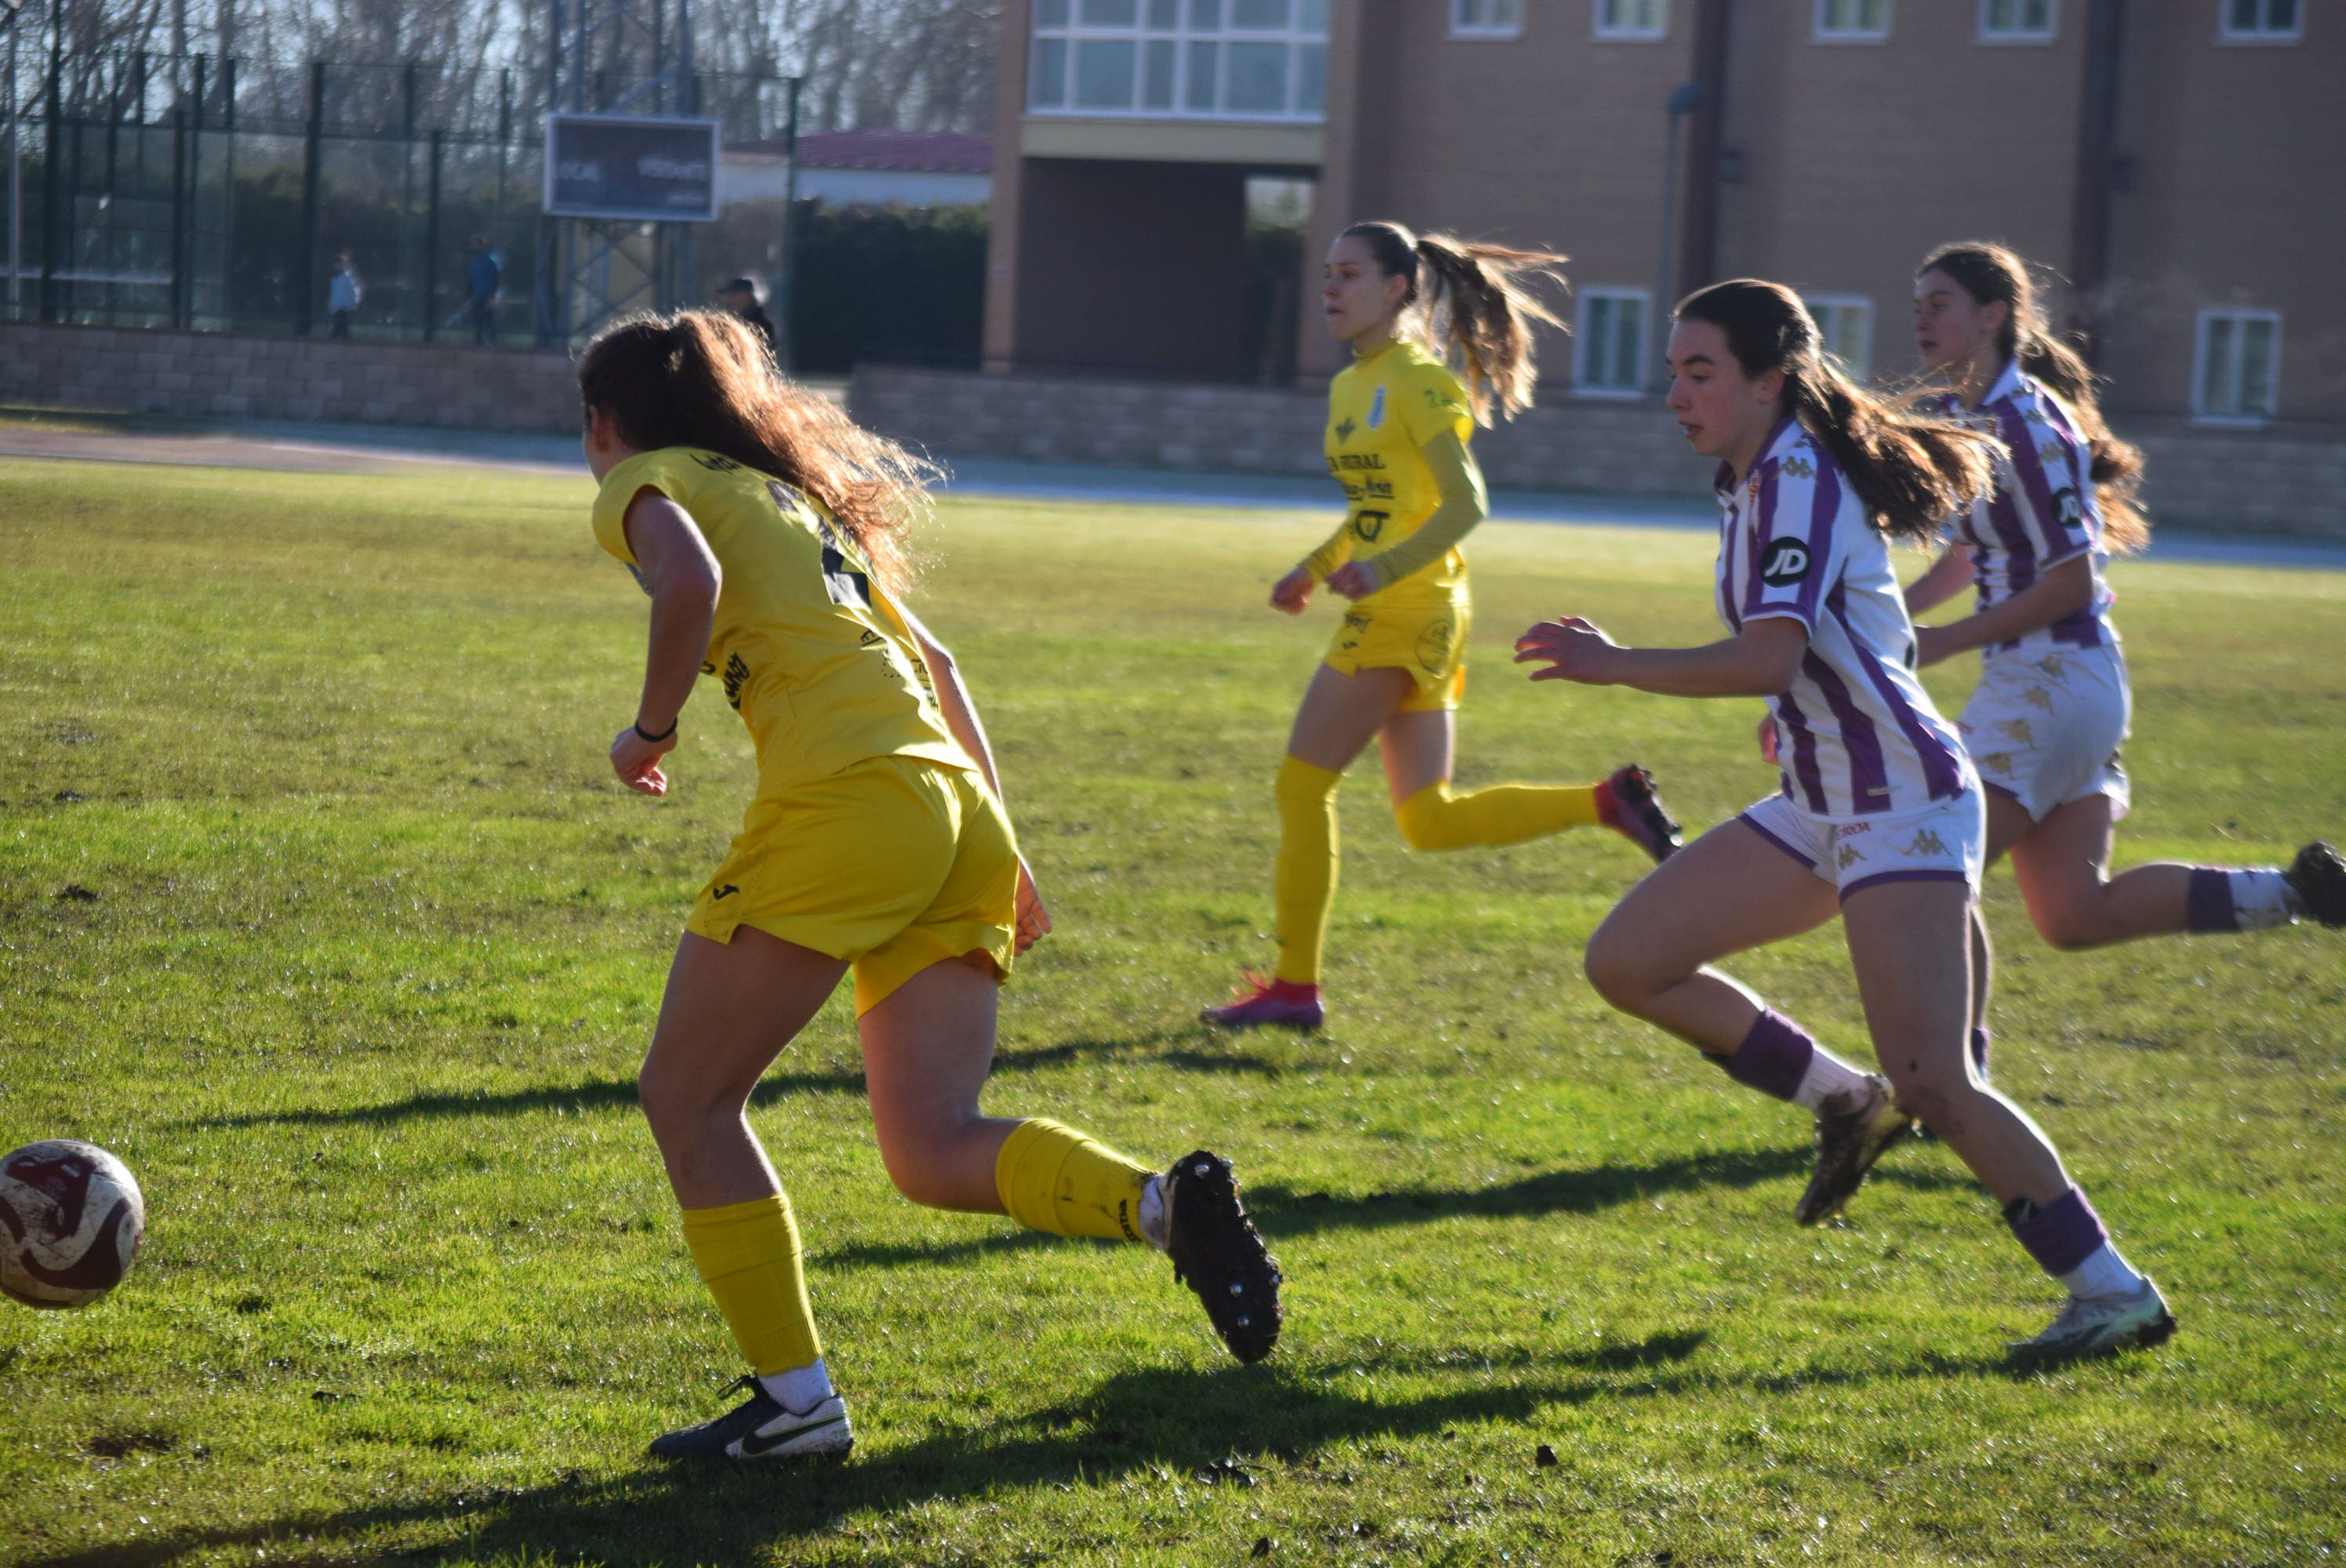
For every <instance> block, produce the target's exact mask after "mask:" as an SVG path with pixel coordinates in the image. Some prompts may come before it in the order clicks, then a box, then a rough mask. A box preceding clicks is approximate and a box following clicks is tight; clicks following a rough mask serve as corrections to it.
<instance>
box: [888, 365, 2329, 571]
mask: <svg viewBox="0 0 2346 1568" xmlns="http://www.w3.org/2000/svg"><path fill="white" fill-rule="evenodd" d="M848 401H849V407H850V409H851V410H852V412H853V413H854V415H855V417H856V419H857V420H859V421H861V422H862V423H865V424H868V425H871V426H872V427H873V428H874V429H877V430H880V431H882V432H884V433H887V434H890V435H892V436H895V437H897V438H899V439H901V440H905V441H912V442H915V443H920V444H922V445H924V446H926V447H928V448H930V449H931V450H933V451H934V452H935V453H937V454H938V455H939V456H941V457H944V458H947V459H951V458H954V457H1015V458H1026V459H1031V460H1035V461H1039V462H1047V463H1116V464H1124V465H1130V466H1134V467H1146V468H1171V469H1195V470H1209V471H1211V470H1237V471H1240V472H1249V473H1296V474H1318V473H1324V472H1325V471H1326V470H1325V466H1324V464H1323V463H1322V462H1321V455H1320V450H1321V426H1322V425H1323V424H1324V423H1325V421H1326V415H1327V402H1326V400H1325V399H1324V398H1323V397H1322V396H1321V394H1319V393H1317V392H1296V391H1282V390H1278V389H1270V388H1256V387H1216V386H1177V385H1166V384H1162V383H1153V382H1117V381H1105V380H1093V379H1089V378H1086V377H1079V376H1051V375H1043V374H1036V373H1032V372H1020V373H1017V374H1011V375H971V374H964V373H958V372H944V371H920V370H903V369H892V368H890V369H876V368H871V367H866V368H863V369H860V370H858V371H857V372H856V373H855V378H854V381H853V382H852V384H851V385H850V387H849V390H848ZM2120 433H2122V434H2124V435H2126V436H2127V438H2128V439H2129V440H2132V441H2135V442H2137V443H2140V444H2141V446H2142V448H2143V450H2144V453H2146V455H2147V460H2148V474H2149V482H2148V484H2147V486H2146V488H2145V493H2144V494H2145V499H2146V501H2147V504H2148V507H2149V510H2150V514H2151V518H2152V521H2153V523H2154V524H2155V525H2163V526H2168V527H2175V528H2184V529H2189V530H2192V531H2194V532H2214V533H2241V534H2300V535H2320V536H2325V537H2330V538H2346V429H2338V430H2331V431H2327V432H2318V433H2293V434H2290V435H2286V436H2283V435H2276V434H2273V433H2268V432H2260V431H2219V430H2208V429H2203V428H2200V427H2198V426H2195V425H2192V424H2189V423H2185V422H2181V421H2173V420H2168V421H2143V422H2133V423H2125V424H2123V425H2122V426H2121V432H2120ZM1474 453H1475V455H1476V457H1477V458H1479V459H1480V460H1481V462H1482V465H1483V471H1484V475H1485V476H1486V477H1487V478H1488V479H1489V481H1490V482H1491V484H1493V485H1494V486H1495V487H1497V488H1499V489H1504V490H1550V491H1579V492H1590V493H1596V494H1616V495H1644V496H1685V497H1689V498H1700V497H1702V496H1704V495H1707V494H1709V486H1710V473H1711V469H1710V464H1709V463H1705V462H1703V461H1701V460H1700V459H1698V458H1697V457H1695V456H1694V455H1693V453H1690V452H1688V450H1687V446H1686V443H1685V440H1684V438H1683V437H1681V436H1680V435H1679V434H1678V427H1677V426H1676V425H1675V424H1673V423H1671V422H1670V420H1669V419H1668V416H1667V415H1666V414H1664V413H1663V412H1662V410H1661V409H1660V408H1659V407H1658V405H1657V404H1656V403H1654V402H1617V403H1607V402H1576V401H1573V400H1570V399H1557V400H1556V401H1555V402H1550V403H1545V404H1542V405H1541V406H1539V407H1537V408H1534V409H1532V410H1531V411H1530V412H1527V413H1525V415H1524V416H1523V417H1522V418H1520V419H1518V420H1516V421H1515V423H1512V424H1506V425H1502V426H1500V427H1499V428H1497V429H1495V430H1486V431H1482V432H1479V433H1477V434H1476V435H1475V437H1474ZM1334 494H1335V492H1334V490H1333V487H1332V486H1331V490H1330V496H1331V501H1330V504H1331V505H1333V504H1335V503H1334V500H1333V496H1334Z"/></svg>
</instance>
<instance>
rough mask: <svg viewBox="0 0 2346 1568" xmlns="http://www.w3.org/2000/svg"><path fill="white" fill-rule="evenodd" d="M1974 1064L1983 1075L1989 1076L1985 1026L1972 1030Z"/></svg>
mask: <svg viewBox="0 0 2346 1568" xmlns="http://www.w3.org/2000/svg"><path fill="white" fill-rule="evenodd" d="M1972 1065H1973V1066H1974V1067H1976V1068H1978V1069H1979V1075H1980V1076H1981V1077H1983V1078H1984V1077H1986V1076H1987V1031H1986V1030H1985V1029H1984V1028H1981V1029H1974V1030H1973V1031H1972Z"/></svg>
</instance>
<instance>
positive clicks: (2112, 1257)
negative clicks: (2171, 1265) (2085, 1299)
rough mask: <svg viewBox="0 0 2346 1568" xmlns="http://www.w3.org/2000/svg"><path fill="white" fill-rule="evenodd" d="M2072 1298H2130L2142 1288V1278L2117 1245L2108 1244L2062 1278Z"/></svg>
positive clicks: (2104, 1244) (2102, 1245) (2100, 1247)
mask: <svg viewBox="0 0 2346 1568" xmlns="http://www.w3.org/2000/svg"><path fill="white" fill-rule="evenodd" d="M2061 1283H2062V1284H2064V1285H2066V1286H2067V1287H2068V1288H2069V1294H2070V1295H2072V1296H2131V1295H2133V1294H2134V1293H2135V1292H2136V1291H2137V1290H2139V1289H2141V1288H2142V1276H2141V1275H2140V1274H2138V1273H2137V1272H2136V1271H2135V1267H2134V1265H2133V1264H2131V1263H2128V1262H2127V1260H2126V1259H2125V1258H2124V1257H2120V1256H2119V1255H2118V1249H2117V1245H2116V1244H2115V1243H2112V1242H2107V1241H2105V1242H2104V1243H2102V1244H2101V1246H2099V1247H2096V1248H2095V1249H2094V1255H2093V1256H2092V1257H2088V1258H2086V1261H2085V1262H2083V1263H2080V1264H2079V1265H2077V1267H2076V1268H2072V1269H2071V1270H2069V1272H2068V1273H2066V1274H2064V1275H2063V1276H2061Z"/></svg>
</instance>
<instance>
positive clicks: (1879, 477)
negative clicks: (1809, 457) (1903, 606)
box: [1674, 278, 1998, 544]
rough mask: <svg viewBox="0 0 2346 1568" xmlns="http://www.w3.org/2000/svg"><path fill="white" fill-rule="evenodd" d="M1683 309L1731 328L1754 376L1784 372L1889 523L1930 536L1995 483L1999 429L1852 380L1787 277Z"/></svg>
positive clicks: (1744, 281)
mask: <svg viewBox="0 0 2346 1568" xmlns="http://www.w3.org/2000/svg"><path fill="white" fill-rule="evenodd" d="M1674 319H1675V320H1678V321H1708V322H1709V323H1710V324H1711V325H1712V326H1715V327H1717V328H1718V329H1719V331H1721V332H1723V333H1725V334H1726V337H1727V346H1728V351H1729V352H1730V353H1732V354H1733V355H1734V356H1735V361H1736V363H1737V364H1739V366H1741V367H1742V370H1743V373H1744V374H1745V375H1747V376H1750V377H1754V378H1757V377H1759V376H1761V375H1765V374H1766V373H1767V372H1770V371H1771V370H1773V371H1780V372H1783V377H1784V403H1785V406H1786V407H1787V408H1788V409H1790V411H1791V413H1792V415H1793V417H1794V418H1796V419H1798V420H1799V421H1800V425H1801V428H1803V429H1804V430H1806V431H1807V432H1808V433H1809V435H1810V437H1811V439H1812V440H1814V441H1815V442H1816V443H1817V444H1818V445H1819V446H1821V447H1822V448H1823V449H1824V451H1825V453H1826V454H1827V455H1829V456H1830V457H1831V459H1832V460H1833V463H1834V465H1835V466H1836V467H1838V468H1839V469H1840V470H1841V474H1842V476H1843V477H1844V478H1846V479H1847V480H1848V481H1849V486H1850V488H1851V490H1853V491H1855V492H1856V493H1857V497H1858V499H1859V501H1861V502H1862V504H1864V507H1865V515H1866V521H1867V522H1869V523H1871V524H1872V525H1873V526H1874V527H1876V528H1878V529H1880V530H1881V531H1882V533H1884V534H1888V535H1892V536H1894V537H1897V538H1902V539H1908V540H1912V541H1913V542H1915V543H1918V544H1920V543H1925V542H1928V541H1929V540H1931V539H1933V538H1935V537H1937V536H1938V535H1939V533H1940V531H1941V530H1942V529H1943V527H1944V526H1945V524H1946V521H1947V519H1948V518H1949V517H1951V516H1953V515H1954V514H1956V513H1958V512H1962V511H1965V510H1967V509H1969V508H1970V506H1971V505H1972V504H1973V503H1974V502H1976V501H1978V500H1979V499H1980V498H1982V497H1983V496H1984V495H1986V494H1989V493H1990V492H1991V491H1992V490H1993V489H1994V484H1995V467H1994V454H1995V453H1996V451H1997V450H1998V447H1997V443H1996V442H1995V441H1994V439H1993V438H1991V437H1989V436H1986V435H1984V434H1982V433H1979V432H1978V431H1975V430H1972V429H1969V428H1967V427H1965V426H1964V425H1960V424H1957V423H1953V422H1952V421H1949V420H1944V419H1939V418H1936V417H1933V416H1932V415H1928V414H1924V413H1921V412H1916V411H1915V410H1914V409H1913V407H1912V406H1909V405H1906V404H1902V403H1899V402H1893V401H1892V400H1891V399H1888V398H1885V397H1882V396H1880V395H1878V394H1876V393H1873V392H1868V391H1867V390H1866V389H1865V388H1863V387H1862V386H1859V385H1858V384H1857V383H1856V382H1852V381H1851V380H1850V379H1849V377H1848V376H1846V375H1844V374H1842V373H1841V370H1840V368H1839V367H1838V366H1836V365H1835V364H1834V363H1833V362H1832V361H1831V360H1829V359H1827V358H1826V357H1825V354H1824V351H1823V340H1822V339H1821V337H1820V335H1819V334H1818V332H1817V324H1816V322H1815V321H1814V320H1813V319H1811V317H1810V315H1809V311H1808V307H1807V306H1805V305H1803V304H1801V303H1800V296H1799V295H1797V294H1795V293H1793V292H1792V291H1791V290H1789V289H1787V288H1785V287H1783V285H1781V284H1780V283H1764V282H1761V281H1760V280H1757V279H1752V278H1739V279H1735V280H1731V281H1729V282H1725V283H1714V284H1712V285H1711V286H1710V287H1709V288H1708V289H1702V290H1697V291H1696V292H1694V293H1692V294H1689V295H1688V296H1687V297H1686V298H1685V299H1684V300H1679V301H1678V310H1677V311H1675V312H1674Z"/></svg>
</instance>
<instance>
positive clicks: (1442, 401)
mask: <svg viewBox="0 0 2346 1568" xmlns="http://www.w3.org/2000/svg"><path fill="white" fill-rule="evenodd" d="M1401 423H1402V428H1403V430H1405V431H1407V432H1409V439H1410V443H1411V444H1412V445H1413V446H1415V447H1417V448H1418V449H1419V450H1421V451H1423V450H1424V449H1425V448H1427V447H1430V446H1432V445H1433V443H1434V440H1435V438H1436V437H1438V436H1441V435H1443V434H1454V435H1456V436H1457V437H1458V442H1459V444H1460V445H1461V446H1464V444H1465V443H1467V442H1468V441H1470V440H1472V439H1473V438H1474V410H1473V407H1472V406H1471V405H1470V404H1469V403H1468V402H1467V401H1466V389H1465V388H1464V387H1463V386H1460V385H1459V384H1458V378H1457V377H1456V376H1454V375H1452V374H1451V373H1450V370H1449V367H1448V366H1446V365H1435V364H1425V365H1418V366H1415V367H1413V373H1412V374H1411V375H1410V376H1409V378H1408V384H1407V386H1406V387H1405V388H1404V389H1403V392H1402V398H1401Z"/></svg>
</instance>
